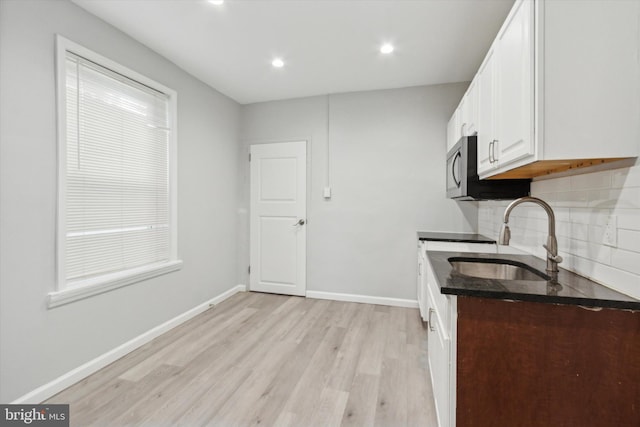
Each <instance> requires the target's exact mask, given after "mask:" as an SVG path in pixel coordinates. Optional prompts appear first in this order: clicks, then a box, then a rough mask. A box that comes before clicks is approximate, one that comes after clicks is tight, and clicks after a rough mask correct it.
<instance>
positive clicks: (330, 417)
mask: <svg viewBox="0 0 640 427" xmlns="http://www.w3.org/2000/svg"><path fill="white" fill-rule="evenodd" d="M426 335H427V334H426V332H425V330H424V329H423V325H422V322H421V321H420V317H419V314H418V310H417V309H407V308H399V307H386V306H375V305H369V304H357V303H348V302H338V301H326V300H314V299H306V298H301V297H289V296H282V295H270V294H260V293H252V292H246V293H238V294H236V295H234V296H233V297H231V298H229V299H227V300H226V301H224V302H222V303H220V304H218V305H217V306H215V307H213V308H211V309H209V310H207V311H206V312H204V313H202V314H200V315H199V316H196V317H195V318H193V319H191V320H190V321H188V322H186V323H183V324H182V325H180V326H178V327H176V328H174V329H172V330H171V331H169V332H167V333H166V334H164V335H162V336H160V337H158V338H156V339H155V340H153V341H151V342H150V343H148V344H146V345H144V346H143V347H141V348H139V349H137V350H136V351H134V352H132V353H130V354H128V355H127V356H125V357H123V358H121V359H120V360H117V361H116V362H114V363H112V364H111V365H109V366H107V367H105V368H103V369H102V370H100V371H98V372H96V373H95V374H93V375H91V376H89V377H87V378H85V379H84V380H83V381H81V382H79V383H77V384H75V385H73V386H71V387H69V388H68V389H66V390H64V391H63V392H61V393H59V394H57V395H56V396H54V397H52V398H51V399H50V400H48V403H69V404H70V412H71V414H70V418H71V425H72V426H110V427H112V426H150V427H151V426H153V427H156V426H206V425H212V426H251V425H262V426H339V425H343V426H394V427H395V426H427V427H428V426H435V425H436V417H435V409H434V406H433V394H432V390H431V382H430V378H429V372H428V363H427V354H426V351H427V343H426Z"/></svg>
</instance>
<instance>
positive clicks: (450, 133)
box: [447, 107, 462, 152]
mask: <svg viewBox="0 0 640 427" xmlns="http://www.w3.org/2000/svg"><path fill="white" fill-rule="evenodd" d="M460 118H461V108H460V107H458V108H457V109H456V111H454V112H453V116H451V119H450V120H449V123H448V124H447V152H449V150H451V148H452V147H453V146H454V145H456V143H457V142H458V141H459V140H460V138H461V137H462V129H461V124H460Z"/></svg>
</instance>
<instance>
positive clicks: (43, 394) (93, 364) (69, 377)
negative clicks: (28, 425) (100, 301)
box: [11, 285, 246, 404]
mask: <svg viewBox="0 0 640 427" xmlns="http://www.w3.org/2000/svg"><path fill="white" fill-rule="evenodd" d="M245 290H246V286H244V285H237V286H234V287H233V288H231V289H229V290H227V291H225V292H223V293H222V294H220V295H218V296H216V297H214V298H212V299H210V300H208V301H205V302H203V303H202V304H199V305H197V306H196V307H194V308H192V309H191V310H188V311H185V312H184V313H182V314H179V315H178V316H176V317H174V318H173V319H170V320H168V321H166V322H164V323H162V324H161V325H158V326H156V327H155V328H152V329H150V330H148V331H147V332H144V333H142V334H140V335H138V336H137V337H135V338H133V339H131V340H129V341H127V342H125V343H124V344H122V345H120V346H118V347H116V348H114V349H112V350H109V351H108V352H106V353H104V354H102V355H100V356H98V357H96V358H95V359H93V360H90V361H88V362H87V363H85V364H83V365H81V366H78V367H77V368H75V369H73V370H71V371H69V372H67V373H66V374H64V375H61V376H60V377H58V378H56V379H54V380H53V381H50V382H48V383H47V384H45V385H43V386H40V387H38V388H37V389H35V390H33V391H30V392H29V393H27V394H25V395H23V396H21V397H19V398H18V399H16V400H14V401H13V402H11V403H12V404H37V403H40V402H43V401H45V400H47V399H48V398H50V397H51V396H54V395H55V394H57V393H59V392H61V391H62V390H64V389H65V388H67V387H69V386H71V385H73V384H75V383H77V382H78V381H81V380H82V379H84V378H86V377H88V376H89V375H91V374H93V373H94V372H96V371H98V370H100V369H102V368H104V367H105V366H107V365H109V364H110V363H113V362H115V361H116V360H118V359H120V358H121V357H123V356H125V355H127V354H128V353H131V352H132V351H133V350H135V349H137V348H139V347H141V346H143V345H144V344H146V343H148V342H149V341H151V340H152V339H154V338H156V337H158V336H160V335H162V334H164V333H165V332H167V331H169V330H170V329H173V328H175V327H176V326H178V325H180V324H182V323H184V322H186V321H187V320H189V319H191V318H193V317H195V316H197V315H198V314H200V313H202V312H204V311H205V310H207V309H208V308H209V307H210V306H211V305H215V304H219V303H221V302H222V301H224V300H226V299H227V298H229V297H231V296H232V295H234V294H236V293H238V292H244V291H245Z"/></svg>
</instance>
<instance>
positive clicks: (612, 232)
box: [602, 215, 618, 248]
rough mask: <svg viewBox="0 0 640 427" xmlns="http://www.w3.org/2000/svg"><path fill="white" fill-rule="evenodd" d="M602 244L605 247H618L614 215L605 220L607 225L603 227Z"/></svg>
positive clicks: (616, 222)
mask: <svg viewBox="0 0 640 427" xmlns="http://www.w3.org/2000/svg"><path fill="white" fill-rule="evenodd" d="M602 243H604V244H605V245H607V246H613V247H614V248H615V247H616V246H618V219H617V217H616V216H615V215H611V216H609V218H607V224H606V225H605V226H604V236H603V237H602Z"/></svg>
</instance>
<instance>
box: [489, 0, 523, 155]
mask: <svg viewBox="0 0 640 427" xmlns="http://www.w3.org/2000/svg"><path fill="white" fill-rule="evenodd" d="M532 32H533V2H530V1H523V2H518V3H516V4H515V5H514V8H513V9H512V11H511V13H510V14H509V16H508V17H507V20H506V21H505V23H504V25H503V27H502V29H501V30H500V33H499V34H498V38H497V40H496V45H495V49H496V51H497V57H496V68H495V72H496V87H495V90H496V102H495V103H494V104H493V106H492V108H493V109H494V110H495V118H496V122H495V127H496V129H495V134H496V135H495V142H494V143H493V145H492V147H491V149H492V160H493V161H494V163H497V166H498V167H500V166H501V165H502V164H509V163H510V162H512V161H514V160H518V159H521V158H523V157H525V156H529V155H531V154H533V126H532V125H533V78H532V77H533V37H532Z"/></svg>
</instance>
